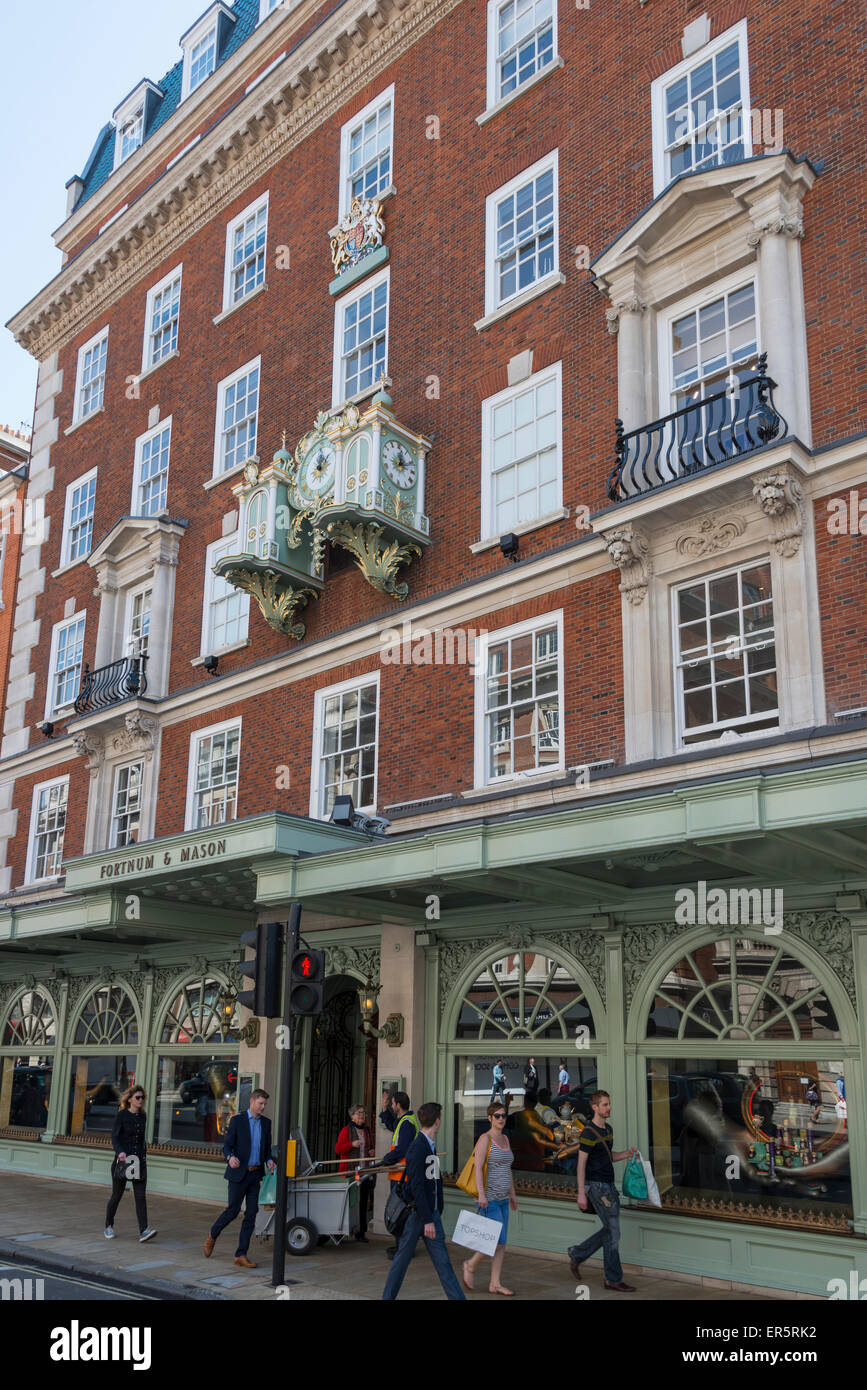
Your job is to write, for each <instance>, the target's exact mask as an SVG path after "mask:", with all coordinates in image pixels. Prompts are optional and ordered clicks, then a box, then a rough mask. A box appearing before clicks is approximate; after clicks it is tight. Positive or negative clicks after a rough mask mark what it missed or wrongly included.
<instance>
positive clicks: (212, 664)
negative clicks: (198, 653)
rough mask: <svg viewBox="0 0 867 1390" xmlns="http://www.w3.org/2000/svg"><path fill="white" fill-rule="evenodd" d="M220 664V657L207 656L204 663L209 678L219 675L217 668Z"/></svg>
mask: <svg viewBox="0 0 867 1390" xmlns="http://www.w3.org/2000/svg"><path fill="white" fill-rule="evenodd" d="M219 664H220V658H219V657H218V656H206V657H205V659H204V661H203V662H202V665H203V666H204V668H205V670H206V671H207V673H208V675H209V676H215V675H216V674H217V667H218V666H219Z"/></svg>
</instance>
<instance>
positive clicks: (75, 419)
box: [72, 324, 109, 425]
mask: <svg viewBox="0 0 867 1390" xmlns="http://www.w3.org/2000/svg"><path fill="white" fill-rule="evenodd" d="M108 329H109V325H108V324H106V325H105V328H101V329H100V330H99V332H98V333H94V335H93V337H92V338H88V340H87V342H86V343H82V345H81V347H80V348H79V349H78V360H77V361H76V364H75V398H74V401H73V405H72V423H73V425H77V424H79V423H80V422H82V421H84V420H89V419H90V417H91V415H96V414H97V413H98V411H99V410H104V409H105V387H106V382H107V380H108V348H106V350H105V376H104V377H103V382H102V405H101V406H97V409H96V410H89V411H88V412H87V414H86V415H82V413H81V388H82V380H81V373H82V369H83V367H84V354H85V353H86V352H90V350H91V348H95V347H96V346H97V345H98V344H99V343H100V342H101V341H102V339H103V338H105V340H106V342H108Z"/></svg>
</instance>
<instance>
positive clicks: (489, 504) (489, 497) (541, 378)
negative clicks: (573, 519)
mask: <svg viewBox="0 0 867 1390" xmlns="http://www.w3.org/2000/svg"><path fill="white" fill-rule="evenodd" d="M551 377H553V379H554V380H555V382H556V387H557V504H556V507H553V508H552V509H551V511H550V512H547V513H545V515H548V516H550V515H551V514H552V512H553V513H556V512H558V511H560V510H561V509H562V507H563V364H562V362H554V363H553V364H552V365H551V366H550V367H543V369H542V370H541V371H539V372H534V373H533V375H532V376H529V377H527V378H526V379H525V380H524V381H521V382H519V383H518V384H517V385H516V386H507V387H506V389H505V390H504V391H498V392H497V394H496V395H495V396H488V397H487V399H486V400H484V401H482V522H481V531H480V532H479V535H480V536H493V535H494V534H495V530H496V528H495V526H494V498H493V479H494V474H493V470H492V467H491V463H492V451H493V444H492V433H493V430H492V426H493V416H494V411H495V410H496V409H497V407H498V406H500V405H502V404H503V403H504V402H505V401H507V400H511V399H512V398H513V397H515V396H519V395H521V393H522V392H524V391H529V390H532V389H534V388H536V387H539V386H542V385H543V384H544V382H545V381H546V380H547V379H548V378H551ZM541 515H542V514H541V513H540V516H539V517H528V518H527V520H526V521H518V522H516V523H515V524H516V526H524V527H525V528H526V527H530V526H532V525H534V524H535V523H536V522H538V521H539V520H540V517H541Z"/></svg>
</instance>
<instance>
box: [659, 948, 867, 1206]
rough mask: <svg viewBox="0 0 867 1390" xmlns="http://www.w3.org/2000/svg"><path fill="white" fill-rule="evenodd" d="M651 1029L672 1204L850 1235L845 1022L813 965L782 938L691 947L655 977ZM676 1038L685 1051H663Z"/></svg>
mask: <svg viewBox="0 0 867 1390" xmlns="http://www.w3.org/2000/svg"><path fill="white" fill-rule="evenodd" d="M646 1034H647V1038H648V1040H649V1046H648V1053H649V1055H648V1056H647V1058H646V1064H645V1066H646V1078H647V1113H648V1134H649V1146H650V1160H651V1163H652V1164H653V1170H654V1173H655V1176H656V1180H657V1183H658V1185H659V1191H660V1195H661V1197H662V1201H663V1206H665V1207H671V1208H674V1209H676V1210H677V1209H679V1210H684V1211H689V1212H693V1213H695V1214H698V1215H707V1216H713V1217H718V1218H719V1217H721V1218H723V1219H730V1220H741V1221H750V1220H752V1221H761V1222H771V1223H774V1224H784V1225H785V1224H788V1225H802V1226H806V1227H808V1228H809V1229H815V1230H839V1231H841V1232H846V1231H848V1229H849V1227H848V1225H847V1218H850V1217H851V1214H852V1189H851V1178H850V1171H849V1142H848V1139H849V1136H848V1119H847V1108H846V1078H845V1074H844V1071H845V1068H844V1062H843V1060H842V1059H841V1058H840V1057H839V1056H836V1055H835V1047H834V1044H835V1043H838V1042H839V1041H841V1031H840V1025H839V1022H838V1020H837V1017H836V1014H835V1011H834V1008H833V1006H832V1004H831V1002H830V1000H829V998H828V994H827V991H826V989H825V987H824V986H823V984H822V983H821V981H820V980H819V979H817V977H816V975H815V974H814V973H813V971H812V970H811V969H810V968H809V967H808V966H806V965H805V964H804V963H803V962H802V961H801V960H799V959H798V957H797V956H796V955H794V954H793V953H792V952H791V951H790V949H789V948H788V947H786V946H783V945H781V944H780V943H779V942H778V941H776V940H774V939H773V938H771V939H767V938H765V939H761V940H753V939H750V938H744V937H737V936H726V937H723V938H720V939H718V940H716V941H712V942H708V943H707V944H705V945H701V946H698V947H695V948H693V949H692V950H691V951H688V952H686V953H685V954H684V955H683V956H682V957H681V958H680V960H679V961H678V962H677V963H676V965H674V966H673V967H672V968H671V969H669V970H668V971H667V972H666V974H665V975H664V976H663V977H662V978H661V979H660V980H659V982H658V984H657V986H656V989H655V991H654V994H653V997H652V1001H651V1005H650V1010H649V1013H648V1017H647V1028H646ZM669 1039H670V1040H673V1041H674V1040H676V1041H677V1043H678V1044H679V1046H677V1047H676V1048H675V1047H672V1048H670V1049H669V1048H666V1046H665V1043H666V1041H667V1040H669ZM692 1042H694V1043H695V1044H697V1045H698V1044H700V1043H704V1044H708V1043H713V1044H715V1045H714V1046H713V1047H712V1048H711V1047H699V1046H696V1048H694V1049H693V1048H691V1047H690V1045H689V1044H690V1043H692ZM778 1043H783V1044H786V1048H785V1050H786V1051H787V1052H788V1053H789V1054H790V1055H789V1056H788V1057H785V1056H784V1057H781V1056H780V1055H779V1053H778V1052H777V1051H776V1044H778ZM793 1044H797V1046H796V1047H793V1046H792V1045H793ZM696 1052H697V1053H698V1054H699V1055H695V1053H696ZM691 1054H692V1055H691ZM708 1054H710V1055H708Z"/></svg>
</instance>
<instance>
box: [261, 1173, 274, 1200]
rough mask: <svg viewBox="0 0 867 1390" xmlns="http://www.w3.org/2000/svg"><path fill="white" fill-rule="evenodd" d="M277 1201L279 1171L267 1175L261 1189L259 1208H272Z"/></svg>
mask: <svg viewBox="0 0 867 1390" xmlns="http://www.w3.org/2000/svg"><path fill="white" fill-rule="evenodd" d="M276 1201H277V1170H276V1168H275V1169H274V1172H273V1173H266V1174H265V1176H264V1178H263V1179H262V1182H261V1185H260V1187H259V1206H260V1207H272V1206H273V1205H274V1203H275V1202H276Z"/></svg>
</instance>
